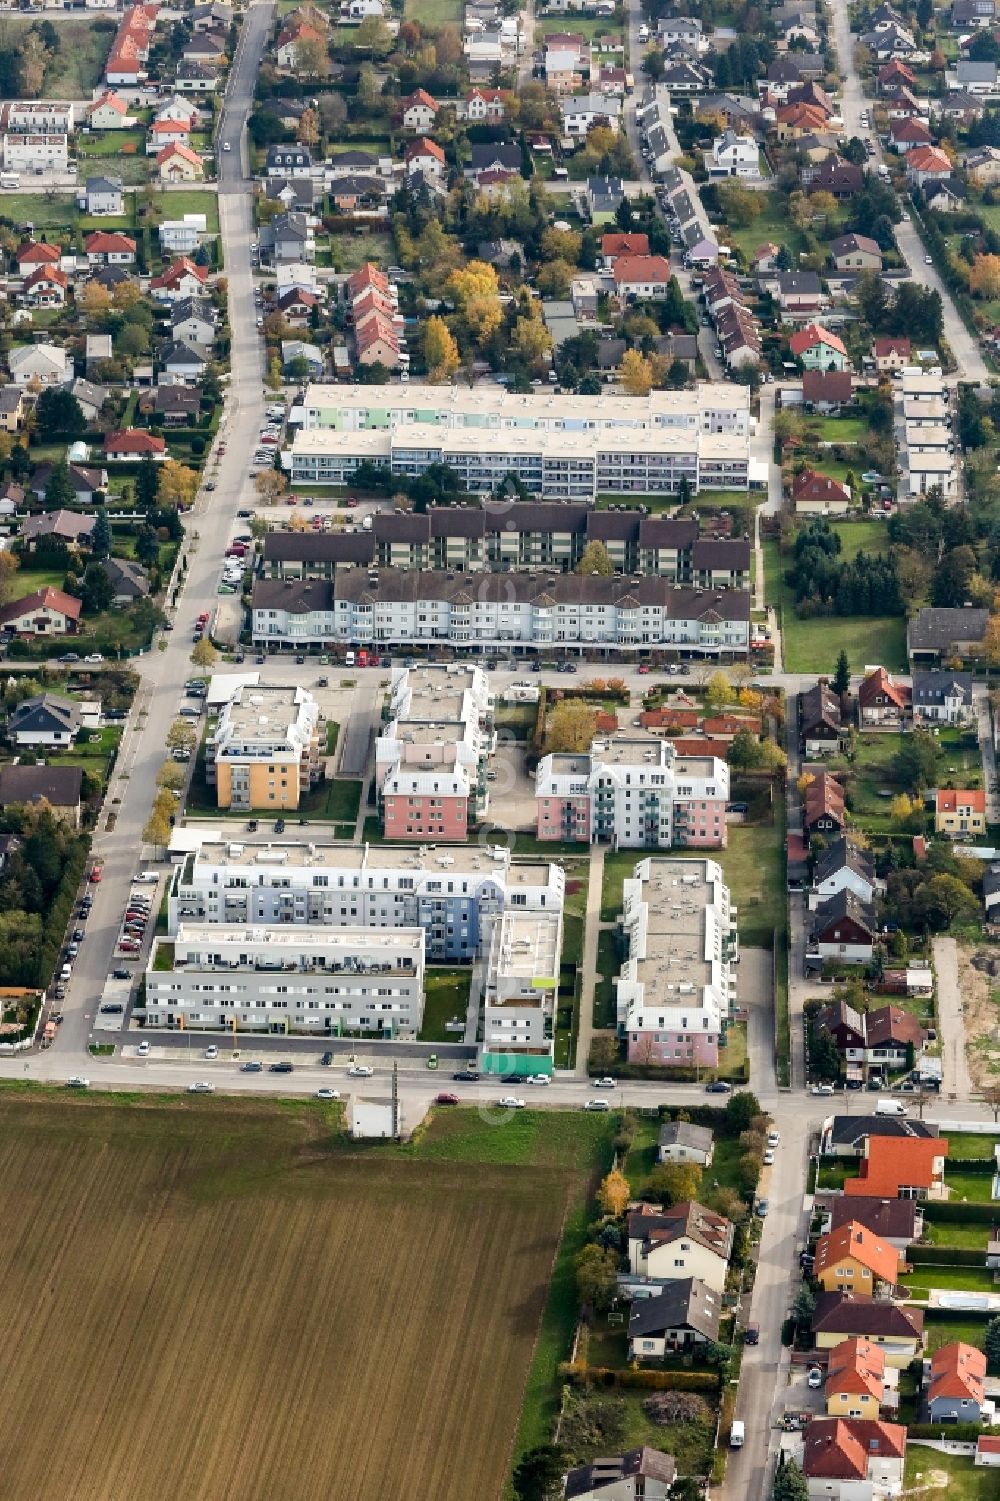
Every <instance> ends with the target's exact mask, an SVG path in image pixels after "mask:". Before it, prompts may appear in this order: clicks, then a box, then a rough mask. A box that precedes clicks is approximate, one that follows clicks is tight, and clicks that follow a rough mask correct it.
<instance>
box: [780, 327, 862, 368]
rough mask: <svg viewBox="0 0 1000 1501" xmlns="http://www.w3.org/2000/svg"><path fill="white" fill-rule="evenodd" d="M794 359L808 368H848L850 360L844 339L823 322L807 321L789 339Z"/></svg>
mask: <svg viewBox="0 0 1000 1501" xmlns="http://www.w3.org/2000/svg"><path fill="white" fill-rule="evenodd" d="M788 347H789V349H790V350H791V352H792V356H793V358H794V359H797V360H801V361H802V364H803V366H804V367H805V369H807V370H846V369H847V367H848V364H849V363H850V361H849V360H848V356H847V349H846V347H845V345H844V341H843V339H841V338H840V337H839V335H838V334H832V333H831V332H830V330H829V329H828V328H824V327H823V325H822V324H821V323H807V324H806V326H805V328H800V329H799V330H798V331H797V332H796V333H794V334H792V337H791V338H790V339H789V341H788Z"/></svg>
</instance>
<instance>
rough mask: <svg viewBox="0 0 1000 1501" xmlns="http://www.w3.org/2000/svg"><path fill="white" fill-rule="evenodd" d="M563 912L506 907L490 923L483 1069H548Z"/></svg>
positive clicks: (481, 1062) (513, 1070)
mask: <svg viewBox="0 0 1000 1501" xmlns="http://www.w3.org/2000/svg"><path fill="white" fill-rule="evenodd" d="M561 953H562V912H561V911H559V912H520V911H515V910H508V911H507V912H505V913H504V914H503V916H502V918H501V919H500V921H499V922H498V923H496V924H494V927H493V934H492V939H491V942H490V949H489V956H488V959H487V966H486V979H485V984H484V987H483V1043H482V1047H481V1049H480V1067H481V1068H482V1069H483V1071H484V1072H486V1073H507V1072H514V1073H523V1074H533V1073H546V1074H547V1073H550V1072H551V1067H552V1038H553V1029H554V1021H553V1019H554V1016H555V1007H556V996H557V992H558V988H559V962H560V955H561Z"/></svg>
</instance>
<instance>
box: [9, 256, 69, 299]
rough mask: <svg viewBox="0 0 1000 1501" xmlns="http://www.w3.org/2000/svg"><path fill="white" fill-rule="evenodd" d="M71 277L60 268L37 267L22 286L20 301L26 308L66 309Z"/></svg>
mask: <svg viewBox="0 0 1000 1501" xmlns="http://www.w3.org/2000/svg"><path fill="white" fill-rule="evenodd" d="M68 295H69V277H68V276H67V275H66V272H65V271H61V270H60V269H59V267H58V266H36V267H35V269H34V271H32V273H31V275H30V276H26V277H25V278H24V281H23V283H22V284H21V296H20V300H21V302H23V303H24V304H25V306H26V307H31V308H43V307H65V305H66V298H67V297H68Z"/></svg>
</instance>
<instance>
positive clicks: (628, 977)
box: [615, 859, 739, 1068]
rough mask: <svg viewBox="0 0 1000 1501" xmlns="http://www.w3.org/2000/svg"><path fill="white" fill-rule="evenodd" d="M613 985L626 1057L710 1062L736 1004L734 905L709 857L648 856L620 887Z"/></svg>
mask: <svg viewBox="0 0 1000 1501" xmlns="http://www.w3.org/2000/svg"><path fill="white" fill-rule="evenodd" d="M622 907H623V911H622V926H623V928H624V932H625V938H626V942H627V945H628V957H627V958H626V960H625V962H624V964H623V965H622V968H621V972H620V974H619V976H618V979H617V981H616V982H615V983H616V1006H617V1020H618V1030H619V1033H620V1035H622V1036H624V1037H625V1038H626V1040H627V1043H628V1057H629V1062H630V1063H656V1064H661V1065H664V1066H666V1067H675V1068H691V1067H694V1066H699V1067H708V1068H713V1067H715V1066H716V1065H717V1064H718V1061H719V1046H720V1042H724V1041H725V1030H726V1025H727V1022H728V1020H729V1018H730V1017H731V1015H732V1012H733V1009H734V1007H735V1004H736V971H735V968H734V965H735V963H736V961H737V960H738V958H739V946H738V938H737V932H736V908H735V907H733V906H732V905H731V903H730V898H729V888H728V887H727V886H726V884H725V882H724V880H723V878H722V869H721V867H720V866H719V865H717V864H716V863H715V861H714V860H688V859H676V860H671V859H647V860H641V861H640V862H639V864H638V865H636V867H635V874H634V876H632V877H630V878H628V879H626V881H625V882H624V885H623V888H622Z"/></svg>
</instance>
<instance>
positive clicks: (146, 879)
mask: <svg viewBox="0 0 1000 1501" xmlns="http://www.w3.org/2000/svg"><path fill="white" fill-rule="evenodd" d="M159 879H160V873H159V871H158V870H140V872H139V874H138V875H137V876H136V880H137V881H142V882H143V884H144V885H147V886H155V885H156V883H157V881H158V880H159Z"/></svg>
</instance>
